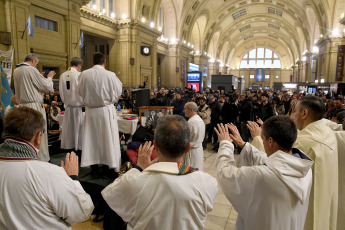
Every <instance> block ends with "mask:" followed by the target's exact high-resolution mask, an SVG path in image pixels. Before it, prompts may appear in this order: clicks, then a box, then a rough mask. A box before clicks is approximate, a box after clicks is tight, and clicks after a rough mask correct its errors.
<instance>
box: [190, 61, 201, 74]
mask: <svg viewBox="0 0 345 230" xmlns="http://www.w3.org/2000/svg"><path fill="white" fill-rule="evenodd" d="M193 71H199V65H197V64H193V63H189V72H193Z"/></svg>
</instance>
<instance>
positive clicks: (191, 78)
mask: <svg viewBox="0 0 345 230" xmlns="http://www.w3.org/2000/svg"><path fill="white" fill-rule="evenodd" d="M187 81H197V82H199V81H200V73H188V74H187Z"/></svg>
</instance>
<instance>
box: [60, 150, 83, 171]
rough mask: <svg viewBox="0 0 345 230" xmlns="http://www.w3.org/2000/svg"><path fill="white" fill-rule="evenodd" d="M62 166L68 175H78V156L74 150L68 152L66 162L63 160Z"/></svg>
mask: <svg viewBox="0 0 345 230" xmlns="http://www.w3.org/2000/svg"><path fill="white" fill-rule="evenodd" d="M61 167H62V168H64V169H65V171H66V173H67V175H68V176H78V174H79V165H78V156H77V155H76V154H75V153H74V152H72V153H67V154H66V158H65V162H63V161H61Z"/></svg>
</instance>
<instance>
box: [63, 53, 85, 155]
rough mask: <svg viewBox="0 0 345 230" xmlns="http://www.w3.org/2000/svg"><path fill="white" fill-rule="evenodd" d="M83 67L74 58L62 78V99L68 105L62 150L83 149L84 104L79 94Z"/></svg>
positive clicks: (64, 122)
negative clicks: (79, 82)
mask: <svg viewBox="0 0 345 230" xmlns="http://www.w3.org/2000/svg"><path fill="white" fill-rule="evenodd" d="M82 65H83V60H82V59H81V58H78V57H73V58H72V59H71V67H70V68H69V69H68V70H67V71H66V72H64V73H63V74H62V75H61V76H60V81H59V90H60V97H61V100H62V102H63V103H64V104H65V105H66V111H65V115H64V118H63V123H62V133H61V148H62V149H75V150H81V149H82V143H83V121H84V115H83V111H82V107H83V106H84V102H83V98H82V97H81V96H79V94H78V81H79V77H80V72H81V67H82Z"/></svg>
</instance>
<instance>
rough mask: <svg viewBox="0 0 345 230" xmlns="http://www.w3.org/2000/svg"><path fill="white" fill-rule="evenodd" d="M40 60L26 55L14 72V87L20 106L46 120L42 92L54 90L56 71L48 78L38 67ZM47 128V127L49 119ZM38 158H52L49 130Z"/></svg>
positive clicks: (32, 55)
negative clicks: (39, 114)
mask: <svg viewBox="0 0 345 230" xmlns="http://www.w3.org/2000/svg"><path fill="white" fill-rule="evenodd" d="M38 62H39V59H38V57H37V56H36V55H35V54H33V53H30V54H28V55H26V57H25V59H24V62H22V63H20V64H19V65H17V68H16V69H15V70H14V72H13V81H14V89H15V95H16V97H17V98H18V100H19V102H20V106H27V107H30V108H33V109H35V110H37V111H39V112H40V113H42V115H43V117H44V119H45V120H46V111H45V109H44V106H43V97H42V92H44V91H51V92H53V91H54V88H53V77H54V75H55V71H50V72H49V74H48V77H47V78H45V77H43V76H42V74H41V73H40V72H39V71H38V70H37V68H36V67H37V65H38ZM45 129H47V121H46V128H45ZM38 159H40V160H41V161H49V159H50V157H49V150H48V137H47V132H45V133H43V136H42V143H41V147H40V151H39V152H38Z"/></svg>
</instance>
